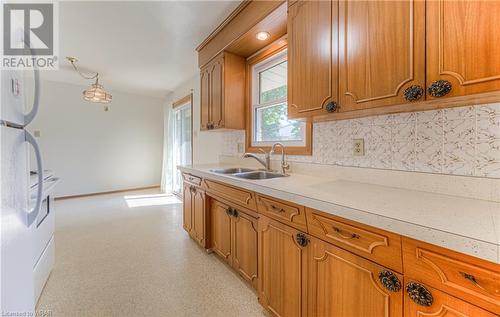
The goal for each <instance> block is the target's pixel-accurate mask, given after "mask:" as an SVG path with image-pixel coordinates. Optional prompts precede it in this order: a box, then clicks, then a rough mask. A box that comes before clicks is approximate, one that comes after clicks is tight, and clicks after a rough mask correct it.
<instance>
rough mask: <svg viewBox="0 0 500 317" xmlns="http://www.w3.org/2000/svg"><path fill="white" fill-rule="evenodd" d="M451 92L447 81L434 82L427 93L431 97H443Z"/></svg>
mask: <svg viewBox="0 0 500 317" xmlns="http://www.w3.org/2000/svg"><path fill="white" fill-rule="evenodd" d="M450 91H451V83H450V82H449V81H447V80H436V81H435V82H433V83H432V84H431V85H430V86H429V88H427V92H428V93H429V95H431V96H432V97H443V96H445V95H447V94H448V93H449V92H450Z"/></svg>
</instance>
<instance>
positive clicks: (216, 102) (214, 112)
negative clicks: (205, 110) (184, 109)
mask: <svg viewBox="0 0 500 317" xmlns="http://www.w3.org/2000/svg"><path fill="white" fill-rule="evenodd" d="M210 92H211V96H210V123H211V124H213V125H214V126H213V128H215V129H216V128H220V127H223V126H224V55H220V56H218V57H216V59H215V60H214V62H213V64H212V68H211V71H210Z"/></svg>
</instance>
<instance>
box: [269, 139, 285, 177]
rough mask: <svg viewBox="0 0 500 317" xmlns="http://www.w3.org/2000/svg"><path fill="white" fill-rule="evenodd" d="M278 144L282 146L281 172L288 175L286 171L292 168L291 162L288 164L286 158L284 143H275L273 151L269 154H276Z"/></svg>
mask: <svg viewBox="0 0 500 317" xmlns="http://www.w3.org/2000/svg"><path fill="white" fill-rule="evenodd" d="M277 146H279V147H281V173H282V174H283V175H286V171H288V170H289V169H290V164H288V163H287V162H286V160H285V157H286V153H285V146H284V145H283V143H280V142H276V143H274V144H273V146H272V147H271V151H269V156H271V155H272V154H274V152H275V149H276V147H277Z"/></svg>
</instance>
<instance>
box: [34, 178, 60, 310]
mask: <svg viewBox="0 0 500 317" xmlns="http://www.w3.org/2000/svg"><path fill="white" fill-rule="evenodd" d="M57 183H59V178H57V177H55V176H54V173H53V172H52V171H50V170H44V171H43V183H42V186H43V187H42V188H43V191H42V204H41V206H40V211H39V212H38V216H37V217H36V219H35V222H34V224H33V243H34V245H33V254H34V256H33V278H34V292H35V302H37V301H38V298H39V297H40V294H41V293H42V289H43V287H44V286H45V282H47V279H48V278H49V275H50V272H51V271H52V268H53V266H54V258H55V254H54V251H55V249H54V227H55V221H54V198H53V197H52V191H53V189H54V187H55V186H56V184H57ZM38 184H39V178H38V172H34V171H32V172H30V193H31V197H30V205H31V206H35V205H36V201H37V197H38Z"/></svg>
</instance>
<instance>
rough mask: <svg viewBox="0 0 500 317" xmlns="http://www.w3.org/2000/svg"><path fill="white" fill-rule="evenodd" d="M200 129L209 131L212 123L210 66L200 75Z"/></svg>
mask: <svg viewBox="0 0 500 317" xmlns="http://www.w3.org/2000/svg"><path fill="white" fill-rule="evenodd" d="M200 82H201V88H200V118H201V119H200V129H201V130H208V123H209V121H210V65H208V66H206V67H205V68H203V69H202V70H201V73H200Z"/></svg>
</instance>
